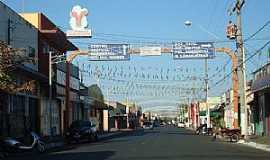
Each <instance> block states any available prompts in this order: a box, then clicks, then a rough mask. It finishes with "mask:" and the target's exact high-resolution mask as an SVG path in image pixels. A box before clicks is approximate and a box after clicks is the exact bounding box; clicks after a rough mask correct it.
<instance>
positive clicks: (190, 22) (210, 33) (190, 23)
mask: <svg viewBox="0 0 270 160" xmlns="http://www.w3.org/2000/svg"><path fill="white" fill-rule="evenodd" d="M184 24H185V26H187V27H190V26H192V21H189V20H187V21H185V22H184ZM196 26H197V27H198V28H200V30H202V31H204V32H205V33H207V34H209V35H211V36H212V37H214V38H215V39H218V40H220V38H219V37H218V36H217V35H216V34H215V33H213V32H210V31H209V30H208V29H206V28H205V27H203V26H202V25H200V24H196Z"/></svg>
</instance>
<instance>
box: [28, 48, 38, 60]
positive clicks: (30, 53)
mask: <svg viewBox="0 0 270 160" xmlns="http://www.w3.org/2000/svg"><path fill="white" fill-rule="evenodd" d="M35 55H36V50H35V48H33V47H31V46H29V47H28V56H29V57H31V58H33V57H35Z"/></svg>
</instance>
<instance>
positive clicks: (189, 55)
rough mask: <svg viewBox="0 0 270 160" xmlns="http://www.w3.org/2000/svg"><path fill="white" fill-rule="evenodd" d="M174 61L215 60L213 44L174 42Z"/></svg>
mask: <svg viewBox="0 0 270 160" xmlns="http://www.w3.org/2000/svg"><path fill="white" fill-rule="evenodd" d="M172 54H173V59H193V58H214V57H215V48H214V44H213V42H174V43H173V49H172Z"/></svg>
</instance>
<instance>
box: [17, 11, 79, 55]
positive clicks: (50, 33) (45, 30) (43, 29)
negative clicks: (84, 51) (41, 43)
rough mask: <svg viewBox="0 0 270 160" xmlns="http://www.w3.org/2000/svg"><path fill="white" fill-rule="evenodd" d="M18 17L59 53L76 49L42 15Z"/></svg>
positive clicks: (26, 14) (22, 14)
mask: <svg viewBox="0 0 270 160" xmlns="http://www.w3.org/2000/svg"><path fill="white" fill-rule="evenodd" d="M20 15H21V16H22V17H23V18H24V19H25V20H27V21H28V22H29V23H31V24H32V25H34V26H35V27H36V28H37V29H38V30H39V33H40V34H39V35H40V36H41V38H43V39H45V40H46V42H47V43H49V44H50V45H51V46H53V47H54V48H55V49H56V50H58V51H60V52H62V53H63V52H66V51H74V50H78V48H77V47H76V46H75V45H74V44H73V43H72V42H70V41H69V40H68V39H67V36H66V34H65V33H64V32H63V31H62V30H61V29H60V28H59V27H57V25H56V24H54V23H53V22H52V21H51V20H50V19H49V18H48V17H47V16H45V15H44V14H43V13H20Z"/></svg>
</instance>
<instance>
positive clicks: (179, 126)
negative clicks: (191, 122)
mask: <svg viewBox="0 0 270 160" xmlns="http://www.w3.org/2000/svg"><path fill="white" fill-rule="evenodd" d="M177 127H178V128H185V124H184V123H181V122H179V123H178V124H177Z"/></svg>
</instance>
